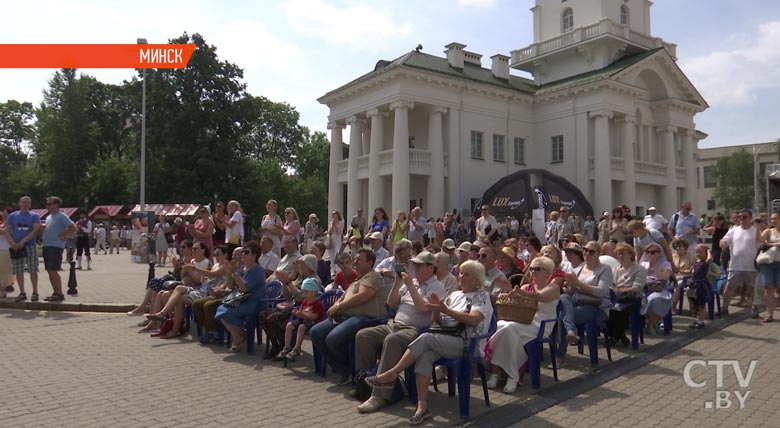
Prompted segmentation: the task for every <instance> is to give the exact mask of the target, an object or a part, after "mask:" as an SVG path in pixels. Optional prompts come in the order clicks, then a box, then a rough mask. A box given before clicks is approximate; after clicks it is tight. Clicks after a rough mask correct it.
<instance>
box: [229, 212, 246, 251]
mask: <svg viewBox="0 0 780 428" xmlns="http://www.w3.org/2000/svg"><path fill="white" fill-rule="evenodd" d="M230 222H236V224H234V225H233V227H226V228H225V242H230V238H231V237H232V236H233V235H238V242H239V243H241V242H244V216H243V214H241V211H236V212H234V213H233V215H231V216H230V220H229V221H228V223H230Z"/></svg>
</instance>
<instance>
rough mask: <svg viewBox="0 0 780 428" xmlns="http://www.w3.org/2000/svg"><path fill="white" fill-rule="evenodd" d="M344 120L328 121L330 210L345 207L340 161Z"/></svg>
mask: <svg viewBox="0 0 780 428" xmlns="http://www.w3.org/2000/svg"><path fill="white" fill-rule="evenodd" d="M343 128H344V123H342V122H330V123H328V129H330V163H329V165H328V212H332V211H333V210H339V211H340V210H343V209H344V194H343V192H342V190H341V185H340V184H339V162H340V161H341V160H342V157H343V156H344V155H343V152H342V149H341V143H342V137H341V131H342V129H343ZM345 214H346V213H345Z"/></svg>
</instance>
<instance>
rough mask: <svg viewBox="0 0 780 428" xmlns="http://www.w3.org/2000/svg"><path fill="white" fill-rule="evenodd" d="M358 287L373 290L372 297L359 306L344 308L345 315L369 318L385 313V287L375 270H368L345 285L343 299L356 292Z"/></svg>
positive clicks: (358, 289) (380, 276)
mask: <svg viewBox="0 0 780 428" xmlns="http://www.w3.org/2000/svg"><path fill="white" fill-rule="evenodd" d="M360 287H368V288H371V289H373V290H374V291H375V293H374V297H372V298H371V300H369V301H368V302H366V303H364V304H362V305H360V306H356V307H353V308H348V309H345V310H344V311H343V315H344V316H347V317H351V316H364V317H370V318H378V317H381V316H383V315H385V314H386V313H387V308H386V307H385V302H386V301H387V289H386V288H385V283H384V281H382V275H380V274H379V272H376V271H369V272H368V273H366V274H365V275H363V276H362V277H360V278H358V279H357V281H355V282H353V283H352V284H351V285H350V286H349V287H347V291H346V292H345V293H344V298H343V299H344V300H346V299H349V298H351V297H352V296H354V295H355V294H357V293H358V292H359V291H360Z"/></svg>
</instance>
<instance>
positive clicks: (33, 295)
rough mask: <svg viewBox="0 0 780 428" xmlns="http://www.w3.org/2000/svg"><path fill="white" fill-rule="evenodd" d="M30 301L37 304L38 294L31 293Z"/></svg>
mask: <svg viewBox="0 0 780 428" xmlns="http://www.w3.org/2000/svg"><path fill="white" fill-rule="evenodd" d="M30 301H31V302H37V301H38V293H33V294H32V295H31V296H30Z"/></svg>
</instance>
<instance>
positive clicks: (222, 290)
mask: <svg viewBox="0 0 780 428" xmlns="http://www.w3.org/2000/svg"><path fill="white" fill-rule="evenodd" d="M242 250H243V247H236V249H235V250H233V254H230V252H229V251H228V250H227V246H224V245H221V246H219V247H217V249H216V250H214V257H215V258H216V259H217V262H218V263H219V266H220V269H221V270H222V269H224V270H226V273H227V274H228V275H227V278H226V281H225V282H224V283H223V284H222V285H219V286H217V287H215V288H212V289H211V290H210V291H209V293H208V296H206V297H203V298H201V299H197V300H195V301H193V302H192V315H193V316H194V317H195V321H197V322H198V323H199V324H200V325H202V326H203V333H202V335H201V336H200V337H199V338H198V340H199V341H200V343H203V344H205V345H208V344H210V343H214V342H216V341H217V335H216V332H217V321H216V320H215V319H214V316H215V315H216V314H217V308H218V307H219V305H221V304H222V301H223V299H224V298H225V296H227V295H228V294H230V292H231V291H233V289H234V288H235V287H236V284H235V281H234V280H233V278H232V277H231V276H230V275H229V273H230V272H233V271H236V270H237V269H238V266H239V265H240V261H241V251H242ZM223 251H228V252H227V253H223ZM220 253H223V254H225V256H226V257H225V258H226V259H227V260H226V261H225V265H223V263H222V262H221V261H220ZM227 263H229V264H230V267H228V266H227V265H226V264H227Z"/></svg>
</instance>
